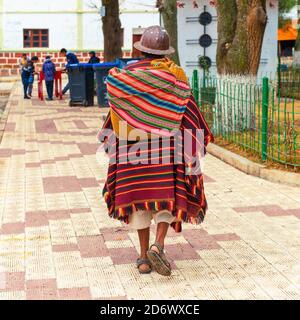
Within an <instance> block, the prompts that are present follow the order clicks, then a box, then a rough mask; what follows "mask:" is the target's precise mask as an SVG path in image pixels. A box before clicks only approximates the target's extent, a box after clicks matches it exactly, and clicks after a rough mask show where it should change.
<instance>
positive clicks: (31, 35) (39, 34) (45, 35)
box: [23, 29, 49, 48]
mask: <svg viewBox="0 0 300 320" xmlns="http://www.w3.org/2000/svg"><path fill="white" fill-rule="evenodd" d="M23 35H24V36H23V38H24V48H48V47H49V30H48V29H24V30H23Z"/></svg>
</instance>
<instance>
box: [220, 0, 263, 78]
mask: <svg viewBox="0 0 300 320" xmlns="http://www.w3.org/2000/svg"><path fill="white" fill-rule="evenodd" d="M216 9H217V16H218V45H217V69H218V73H219V74H231V75H238V74H243V75H256V74H257V71H258V68H259V63H260V55H261V49H262V44H263V38H264V33H265V28H266V24H267V13H266V0H217V3H216Z"/></svg>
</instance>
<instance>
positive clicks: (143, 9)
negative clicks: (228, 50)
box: [0, 0, 278, 77]
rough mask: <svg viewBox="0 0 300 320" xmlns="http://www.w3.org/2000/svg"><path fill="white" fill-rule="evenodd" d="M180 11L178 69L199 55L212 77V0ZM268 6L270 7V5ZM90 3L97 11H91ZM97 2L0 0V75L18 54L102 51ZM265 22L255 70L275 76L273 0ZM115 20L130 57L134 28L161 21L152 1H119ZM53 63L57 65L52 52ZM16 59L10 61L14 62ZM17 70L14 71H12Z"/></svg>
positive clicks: (269, 1)
mask: <svg viewBox="0 0 300 320" xmlns="http://www.w3.org/2000/svg"><path fill="white" fill-rule="evenodd" d="M184 2H185V4H186V5H185V7H184V8H179V9H178V34H179V41H178V43H179V51H180V60H181V65H182V66H183V67H184V68H185V70H186V71H187V74H188V76H189V77H191V75H192V72H193V70H194V69H195V68H198V59H199V56H202V55H206V56H208V57H209V58H210V59H211V61H212V68H211V72H212V73H214V72H215V70H216V68H215V62H216V41H217V18H216V10H215V7H214V6H213V5H212V3H213V2H214V1H209V0H197V2H198V5H199V8H198V9H195V8H193V5H192V0H185V1H184ZM271 4H272V6H271ZM95 5H96V6H97V7H98V8H96V7H95ZM100 6H101V0H48V1H44V0H43V1H41V0H27V1H24V0H0V66H1V65H2V68H0V69H1V70H0V71H1V72H0V75H8V74H12V72H11V70H12V67H10V66H11V65H13V68H17V57H18V56H19V55H20V52H24V51H26V52H28V51H31V52H35V53H38V52H39V51H40V53H39V54H40V55H41V56H43V55H44V54H45V53H46V52H47V53H48V52H51V51H58V50H59V49H61V48H62V47H65V48H67V49H69V50H73V51H76V52H77V53H78V55H79V58H80V59H81V60H82V61H85V60H86V59H87V58H86V53H84V52H86V51H89V50H95V51H97V52H99V51H101V50H103V33H102V26H101V16H100V12H99V11H100V10H99V8H100ZM204 7H206V9H205V10H206V11H207V12H209V13H210V15H211V17H212V21H211V23H209V24H208V25H207V26H206V30H204V27H203V25H201V24H200V23H199V16H200V14H201V13H203V11H204ZM267 11H268V12H267V13H268V24H267V28H266V33H265V37H264V43H263V49H262V55H261V66H260V72H275V71H276V65H277V27H278V0H267ZM120 13H121V14H120V18H121V22H122V27H123V28H124V32H123V34H124V36H123V38H124V45H123V49H124V51H125V52H126V56H130V52H131V51H132V45H133V39H134V35H133V30H136V28H139V27H142V28H145V27H148V26H151V25H157V24H159V23H160V15H159V12H158V10H157V9H156V0H120ZM204 34H207V35H209V37H210V38H211V40H212V43H211V45H209V46H208V47H207V48H206V49H205V50H204V48H203V47H201V46H200V44H199V38H200V37H201V36H203V35H204ZM55 57H56V61H55V62H56V63H63V61H64V60H62V61H60V59H59V57H58V55H57V54H55ZM13 59H15V62H13ZM3 66H4V67H5V66H6V70H5V68H3ZM14 72H16V70H15V71H14Z"/></svg>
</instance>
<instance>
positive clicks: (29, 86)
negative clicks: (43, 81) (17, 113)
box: [28, 80, 34, 97]
mask: <svg viewBox="0 0 300 320" xmlns="http://www.w3.org/2000/svg"><path fill="white" fill-rule="evenodd" d="M33 82H34V81H32V80H30V81H28V95H29V96H30V97H31V96H32V90H33Z"/></svg>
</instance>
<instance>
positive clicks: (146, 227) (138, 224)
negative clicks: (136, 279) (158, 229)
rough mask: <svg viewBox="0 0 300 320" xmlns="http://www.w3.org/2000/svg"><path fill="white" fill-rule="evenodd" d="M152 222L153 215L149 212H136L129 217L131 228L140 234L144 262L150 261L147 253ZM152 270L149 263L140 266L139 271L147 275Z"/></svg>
mask: <svg viewBox="0 0 300 320" xmlns="http://www.w3.org/2000/svg"><path fill="white" fill-rule="evenodd" d="M151 220H152V213H151V212H148V211H138V212H134V213H133V214H131V215H130V217H129V227H130V228H132V229H134V230H136V231H137V232H138V236H139V240H140V248H141V255H140V259H142V260H145V259H146V260H148V258H147V251H148V250H149V240H150V225H151ZM151 269H152V268H151V266H150V265H149V262H148V263H144V264H141V265H140V266H139V271H140V272H141V273H145V272H146V273H147V272H148V271H151Z"/></svg>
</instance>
